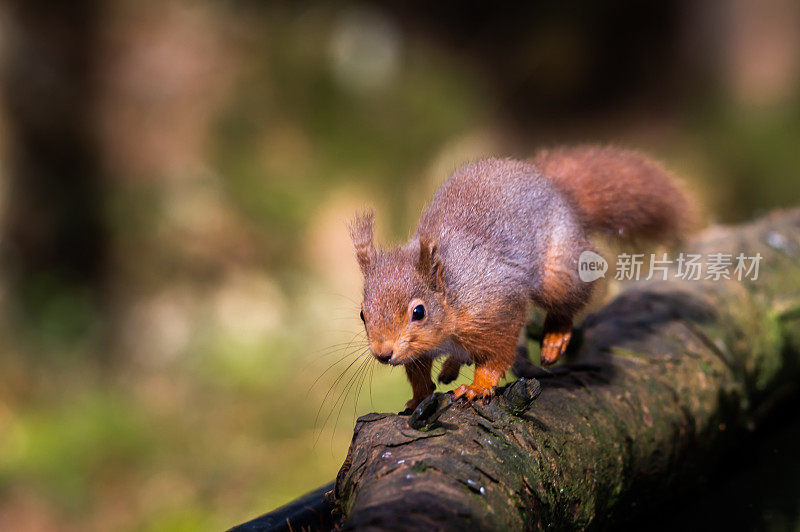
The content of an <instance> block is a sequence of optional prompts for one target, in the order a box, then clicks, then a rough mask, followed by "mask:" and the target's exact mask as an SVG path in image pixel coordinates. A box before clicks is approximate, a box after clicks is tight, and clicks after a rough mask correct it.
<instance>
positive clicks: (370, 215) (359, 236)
mask: <svg viewBox="0 0 800 532" xmlns="http://www.w3.org/2000/svg"><path fill="white" fill-rule="evenodd" d="M374 224H375V213H374V212H372V210H371V209H369V210H366V211H364V212H361V213H359V214H357V215H356V217H355V218H353V221H352V222H350V226H349V229H350V239H351V240H352V241H353V247H355V250H356V259H357V260H358V265H359V266H360V267H361V271H362V272H364V273H367V271H369V269H370V268H372V266H373V265H374V264H375V261H376V260H377V259H378V253H377V252H376V251H375V244H374V243H373V226H374Z"/></svg>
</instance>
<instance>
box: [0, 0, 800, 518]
mask: <svg viewBox="0 0 800 532" xmlns="http://www.w3.org/2000/svg"><path fill="white" fill-rule="evenodd" d="M0 68H1V70H0V83H1V87H2V107H0V149H1V150H2V151H1V152H0V252H1V253H2V255H1V256H0V528H2V529H4V530H50V529H75V530H84V529H95V530H109V529H122V530H126V529H148V530H165V529H167V530H176V529H187V530H195V529H212V530H213V529H221V528H226V527H228V526H231V525H233V524H235V523H237V522H240V521H243V520H245V519H247V518H250V517H253V516H255V515H257V514H259V513H263V512H264V511H266V510H269V509H271V508H273V507H275V506H277V505H279V504H282V503H285V502H287V501H289V500H291V499H292V498H294V497H296V496H298V495H300V494H302V493H303V492H305V491H308V490H310V489H313V488H316V487H318V486H319V485H322V484H324V483H325V482H327V481H329V480H331V479H332V478H333V477H334V475H335V473H336V471H337V469H338V467H339V466H340V464H341V462H342V460H343V458H344V454H345V451H346V448H347V445H348V443H349V440H350V436H351V429H352V425H353V420H354V416H356V415H359V414H362V413H365V412H367V411H372V410H388V411H396V410H399V409H400V407H401V405H402V404H403V403H404V401H405V400H406V399H407V398H408V397H407V396H408V394H409V391H408V389H407V384H406V383H405V378H404V376H403V375H402V371H401V372H397V371H394V372H391V371H390V370H389V369H388V368H385V367H375V365H374V364H366V365H363V366H361V365H360V363H361V362H360V361H359V362H357V363H356V364H354V365H353V366H352V367H351V368H350V370H349V371H348V372H346V373H345V374H344V376H340V375H342V372H343V371H344V370H345V368H346V367H347V364H350V362H351V361H353V360H354V359H355V357H356V354H357V353H358V351H355V352H354V353H350V351H349V350H348V349H343V348H345V347H347V345H348V344H347V343H348V342H349V341H350V340H351V339H353V338H354V337H355V338H356V340H358V332H359V331H360V330H361V327H360V322H359V320H358V309H359V297H360V279H359V274H358V270H357V267H356V264H355V260H354V259H353V257H352V252H351V247H350V243H349V241H348V238H347V233H346V229H345V222H346V220H347V219H348V218H349V217H350V216H351V215H352V213H353V212H354V211H355V210H356V209H357V208H359V207H361V206H363V205H365V204H373V205H375V206H376V207H377V211H378V219H379V222H378V223H379V232H380V234H381V235H382V238H383V239H385V240H389V241H392V240H398V239H400V238H403V237H404V236H405V235H407V234H408V232H409V231H410V230H411V229H412V228H413V226H414V222H415V220H416V217H417V216H418V215H419V212H420V209H421V207H422V206H423V205H424V203H425V201H426V200H427V199H428V197H429V195H430V194H431V193H432V191H433V190H434V189H435V187H436V185H437V184H438V183H440V182H441V181H442V180H443V179H444V178H445V177H446V176H447V175H448V173H449V172H451V171H452V170H454V169H455V168H456V167H457V166H459V165H460V164H462V163H464V162H466V161H469V160H473V159H476V158H479V157H481V156H486V155H492V154H511V155H517V156H526V155H531V154H532V153H533V152H534V151H535V150H536V149H537V148H538V147H542V146H547V145H552V144H556V143H562V142H610V143H617V144H621V145H625V146H630V147H635V148H640V149H644V150H646V151H648V152H650V153H652V154H653V155H654V156H656V157H659V158H660V159H662V160H663V161H665V163H666V165H667V166H668V167H669V168H670V169H672V170H673V171H674V172H675V173H676V174H677V175H679V176H682V177H684V179H685V180H686V181H687V182H689V183H690V186H691V187H692V188H693V189H694V190H695V191H696V193H697V194H698V195H699V196H700V197H701V198H702V199H703V202H704V204H705V205H706V206H707V211H708V218H709V220H711V221H722V222H734V221H737V220H743V219H747V218H750V217H752V216H754V215H756V214H758V213H760V212H763V211H765V210H768V209H771V208H774V207H778V206H789V205H795V204H798V203H800V4H798V3H797V2H796V1H794V0H767V1H758V0H750V1H748V0H732V1H719V2H717V1H699V2H690V1H688V0H685V1H675V0H671V1H662V2H634V1H614V2H592V1H578V2H545V1H535V2H529V3H527V4H525V5H518V6H512V5H507V6H506V7H504V8H503V9H495V8H490V7H489V3H486V4H481V3H477V2H445V3H436V2H420V1H412V2H402V3H400V2H398V3H394V2H378V1H375V2H360V3H357V4H352V3H342V2H331V3H312V2H255V1H218V2H212V1H210V0H174V1H155V0H106V1H100V0H74V1H72V2H61V3H59V2H39V1H32V0H6V1H5V2H3V3H2V6H0ZM358 345H359V344H356V346H358ZM362 360H368V359H366V358H365V359H362ZM329 368H330V369H329ZM318 378H319V380H318V382H316V384H314V383H315V380H316V379H318ZM359 391H360V399H359V400H358V401H357V402H356V400H355V399H356V396H359V393H358V392H359ZM756 478H758V477H756ZM762 480H763V479H762ZM755 482H756V483H757V482H758V481H755ZM752 489H753V488H752V487H748V488H743V489H742V492H745V493H746V492H750V491H752ZM792 493H793V495H792V496H793V497H794V499H793V500H794V501H795V502H796V501H798V500H800V495H798V494H799V493H800V490H796V491H794V492H792ZM740 524H741V523H740ZM795 526H796V525H795Z"/></svg>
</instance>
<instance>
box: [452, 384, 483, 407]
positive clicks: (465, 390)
mask: <svg viewBox="0 0 800 532" xmlns="http://www.w3.org/2000/svg"><path fill="white" fill-rule="evenodd" d="M451 393H452V394H453V398H454V400H456V401H457V402H458V404H466V403H469V402H471V401H474V400H476V399H482V400H483V401H484V403H485V404H488V402H489V401H491V399H492V393H493V388H487V387H481V386H475V385H473V384H470V385H469V386H467V385H466V384H462V385H461V386H459V387H458V388H456V389H455V390H453V391H452V392H451Z"/></svg>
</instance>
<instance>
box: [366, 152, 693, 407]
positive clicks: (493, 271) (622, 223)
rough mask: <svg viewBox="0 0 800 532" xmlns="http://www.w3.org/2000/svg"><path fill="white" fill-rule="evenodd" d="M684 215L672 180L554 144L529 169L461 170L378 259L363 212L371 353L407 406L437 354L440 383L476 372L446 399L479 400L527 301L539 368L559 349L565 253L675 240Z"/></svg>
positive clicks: (503, 363) (564, 341) (503, 165)
mask: <svg viewBox="0 0 800 532" xmlns="http://www.w3.org/2000/svg"><path fill="white" fill-rule="evenodd" d="M691 210H692V209H691V208H690V204H689V201H688V198H687V197H686V196H685V195H684V193H683V192H682V191H681V190H680V189H679V187H678V186H677V185H676V184H675V182H674V181H673V179H672V178H671V176H670V175H669V174H668V173H667V172H666V171H665V170H664V169H663V168H662V167H661V166H660V165H658V164H657V163H655V162H653V161H652V160H650V159H648V158H646V157H645V156H643V155H641V154H639V153H637V152H633V151H628V150H623V149H618V148H613V147H594V146H588V147H575V148H559V149H554V150H544V151H541V152H539V154H538V155H536V157H534V158H533V159H532V160H529V161H521V160H514V159H486V160H481V161H478V162H473V163H469V164H466V165H465V166H463V167H462V168H460V169H459V170H457V171H456V172H455V173H453V174H452V175H451V176H450V178H449V179H448V180H447V181H445V182H444V184H443V185H442V186H441V187H440V188H439V190H438V191H437V192H436V194H435V195H434V197H433V200H432V201H431V203H430V205H429V206H428V207H427V209H426V210H425V211H424V212H423V213H422V216H421V218H420V221H419V225H418V227H417V230H416V232H415V233H414V234H413V236H412V237H411V239H410V240H409V241H408V242H407V243H405V244H403V245H401V246H399V247H395V248H393V249H388V250H381V251H380V252H379V251H378V250H376V248H375V245H374V243H373V222H374V215H373V213H372V211H367V212H365V213H362V214H359V215H357V216H356V218H355V219H354V220H353V221H352V222H351V224H350V236H351V239H352V241H353V245H354V247H355V253H356V259H357V260H358V264H359V266H360V268H361V271H362V273H363V276H364V299H363V303H362V307H361V309H362V310H361V319H362V320H363V322H364V326H365V328H366V332H367V337H368V340H369V347H370V350H371V351H372V354H373V355H374V356H375V358H377V359H378V360H379V361H380V362H382V363H385V364H391V365H401V364H402V365H403V366H404V368H405V370H406V374H407V376H408V380H409V381H410V383H411V388H412V393H413V396H412V398H411V399H410V400H409V401H408V402H407V403H406V408H407V409H414V408H416V406H417V405H418V404H419V403H420V402H421V401H422V400H423V399H424V398H426V397H427V396H428V395H430V394H431V393H433V391H434V389H435V386H434V384H433V382H432V381H431V365H432V361H433V359H434V358H435V357H437V356H440V355H447V357H448V358H447V359H446V360H445V363H444V365H443V368H442V372H441V374H440V380H444V379H443V378H442V376H445V379H448V378H449V379H450V380H452V379H453V378H455V376H456V375H458V369H459V367H460V366H461V364H467V363H474V364H475V377H474V379H473V381H472V384H470V385H468V386H467V385H462V386H460V387H458V388H457V389H456V390H454V391H453V392H451V393H452V395H453V398H454V399H461V400H462V401H472V400H475V399H484V400H487V401H488V400H489V398H490V397H491V395H492V393H493V390H494V387H495V386H496V385H497V383H498V381H499V380H500V379H501V378H502V377H503V376H504V375H505V372H506V371H507V370H508V369H509V368H510V367H511V364H512V363H513V361H514V358H515V353H516V344H517V339H518V337H519V335H520V332H521V329H522V327H523V326H524V325H525V321H526V317H527V311H528V305H529V304H530V303H531V302H532V303H534V304H536V305H538V306H540V307H542V308H543V309H544V310H545V311H546V317H545V321H544V334H543V338H542V350H541V362H542V364H543V365H550V364H553V363H555V362H556V361H557V360H558V358H559V356H561V355H562V354H563V353H564V351H565V349H566V348H567V345H568V344H569V341H570V336H571V330H572V322H573V318H574V316H575V314H576V313H577V312H578V311H580V310H581V309H582V308H583V307H584V306H585V305H586V304H587V302H588V300H589V297H590V295H591V293H592V287H593V283H588V282H583V281H581V279H580V278H579V276H578V257H579V256H580V254H581V253H582V252H583V251H586V250H592V251H593V250H594V248H593V247H592V244H591V243H590V242H589V236H590V234H592V233H604V234H606V235H610V236H613V237H616V238H622V239H623V240H626V241H631V242H634V241H640V240H642V239H647V240H650V241H662V242H668V241H676V240H677V239H679V238H680V237H681V235H682V233H683V232H684V230H685V229H686V228H687V223H688V220H689V218H690V211H691ZM445 382H447V381H445Z"/></svg>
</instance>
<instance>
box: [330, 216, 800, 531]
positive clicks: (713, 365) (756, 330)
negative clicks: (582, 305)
mask: <svg viewBox="0 0 800 532" xmlns="http://www.w3.org/2000/svg"><path fill="white" fill-rule="evenodd" d="M687 252H692V253H700V254H703V256H704V257H708V256H709V255H710V254H712V253H730V254H732V255H733V257H734V264H735V257H736V256H737V255H738V254H739V253H744V254H745V255H746V256H755V255H756V254H757V253H760V254H761V256H762V257H763V258H762V260H761V262H760V270H759V274H758V279H757V280H755V281H752V280H742V281H738V280H736V279H735V276H733V275H732V280H725V279H721V280H718V281H713V280H703V281H675V280H668V281H647V282H638V283H633V284H632V285H631V286H629V287H627V288H626V289H625V291H624V292H623V293H622V294H621V295H619V296H618V297H617V298H616V299H615V300H614V301H613V302H611V303H610V304H609V305H608V306H606V307H605V308H603V309H602V310H600V311H599V312H597V313H595V314H593V315H590V316H589V317H587V318H586V319H585V320H584V322H583V324H582V326H581V327H580V329H579V330H578V331H577V332H576V338H575V339H574V340H573V344H574V345H572V346H571V348H570V352H569V353H568V358H567V363H566V365H565V366H564V367H563V368H562V369H560V370H556V371H554V372H552V373H551V374H547V373H544V372H542V373H543V375H546V377H544V376H543V377H541V378H540V381H541V394H538V397H536V396H537V393H538V387H537V385H538V383H536V382H535V381H523V384H521V385H519V386H516V385H515V386H514V389H513V390H507V391H506V392H505V393H504V394H503V393H502V391H500V392H499V396H498V397H497V398H495V399H494V400H493V401H492V402H491V403H490V404H489V405H483V404H472V405H470V406H465V407H464V406H458V405H454V406H452V407H450V408H448V409H446V410H445V411H444V412H443V413H441V410H442V408H441V406H442V404H443V403H442V401H443V400H442V399H441V398H434V399H435V400H436V401H439V403H442V404H438V403H435V402H434V403H431V402H429V403H430V404H429V405H428V407H429V408H430V409H432V410H431V411H435V412H436V413H441V417H440V418H439V420H438V422H432V421H431V420H430V419H429V420H428V421H429V422H428V423H425V419H424V418H425V417H426V416H429V417H430V412H428V413H422V414H420V413H417V415H416V416H415V418H414V423H413V424H414V426H417V427H421V428H422V429H423V430H417V429H414V428H411V426H409V419H410V418H409V417H408V416H398V415H393V414H368V415H366V416H363V417H361V418H359V420H358V422H357V423H356V427H355V432H354V435H353V441H352V444H351V446H350V450H349V453H348V456H347V459H346V461H345V463H344V465H343V466H342V469H341V470H340V472H339V474H338V477H337V480H336V484H335V489H334V497H335V503H336V505H337V506H338V508H339V511H341V512H342V515H343V522H342V526H343V527H344V528H364V527H366V528H386V529H393V528H395V529H396V528H402V529H425V530H430V529H455V528H457V527H471V528H472V529H474V528H479V529H511V530H521V529H524V530H528V529H542V528H553V527H555V528H584V527H588V526H598V525H602V524H603V523H604V522H606V523H607V522H608V521H609V520H610V519H619V518H625V517H627V516H629V515H631V514H632V513H635V512H636V511H637V510H638V509H640V508H641V507H642V506H643V505H644V503H645V501H646V500H658V499H659V498H661V497H662V496H663V495H665V494H668V493H670V492H672V491H673V490H674V489H676V488H678V487H679V485H680V484H681V483H686V482H689V481H690V480H691V478H692V476H693V475H696V474H697V473H698V472H700V471H708V470H709V469H710V468H711V467H712V466H713V464H714V462H715V460H716V459H717V458H718V457H719V456H720V455H722V454H723V451H724V450H725V449H726V448H731V447H732V445H733V444H734V443H735V441H736V438H737V435H740V434H741V431H743V430H752V429H753V428H754V427H756V426H757V425H758V423H759V421H760V420H761V419H762V418H763V416H764V414H766V413H767V412H768V411H769V410H771V409H772V407H773V406H774V405H775V404H776V403H777V402H779V401H780V400H781V399H783V398H785V397H786V396H787V395H790V394H792V393H793V392H794V391H795V390H796V388H797V378H798V376H799V375H800V209H797V210H793V211H787V212H777V213H774V214H772V215H770V216H768V217H766V218H764V219H761V220H758V221H756V222H753V223H750V224H747V225H743V226H739V227H733V228H721V227H715V228H711V229H709V230H707V231H705V232H704V233H703V234H702V235H700V236H699V237H698V238H696V239H695V240H694V241H693V242H692V243H690V245H689V246H687ZM704 272H705V270H704ZM731 273H733V268H731ZM613 274H614V264H610V270H609V273H608V274H607V275H613ZM670 279H672V275H670ZM515 394H516V395H515ZM526 394H527V396H526ZM520 397H522V399H520ZM526 397H527V398H526ZM534 399H535V400H534ZM432 401H433V400H432ZM520 405H521V406H520ZM421 406H422V405H421ZM434 417H435V416H434ZM419 418H423V419H422V421H420V419H419Z"/></svg>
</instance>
